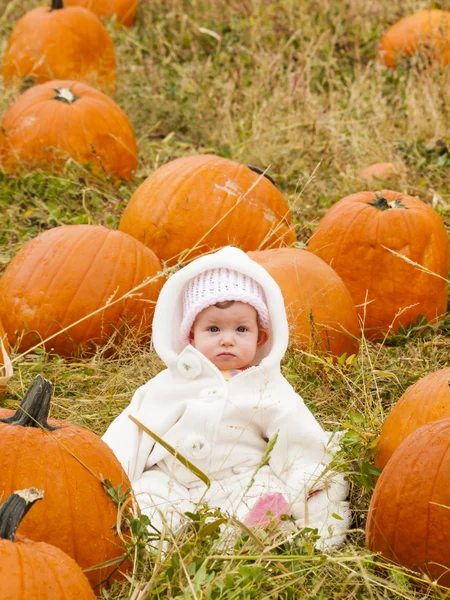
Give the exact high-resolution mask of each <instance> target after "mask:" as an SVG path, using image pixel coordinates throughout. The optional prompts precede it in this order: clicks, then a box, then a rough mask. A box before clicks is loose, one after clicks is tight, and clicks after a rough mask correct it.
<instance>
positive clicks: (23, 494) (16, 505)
mask: <svg viewBox="0 0 450 600" xmlns="http://www.w3.org/2000/svg"><path fill="white" fill-rule="evenodd" d="M43 497H44V492H41V491H40V490H37V489H36V488H27V489H26V490H17V491H15V492H13V493H12V494H11V496H9V498H7V500H6V501H5V502H4V503H3V504H2V505H1V506H0V538H1V539H3V540H9V541H10V542H13V541H14V537H15V535H16V529H17V528H18V527H19V525H20V522H21V521H22V519H23V518H24V516H25V515H26V514H27V512H28V511H29V510H30V508H31V507H32V506H33V504H34V503H35V502H37V501H38V500H41V499H42V498H43Z"/></svg>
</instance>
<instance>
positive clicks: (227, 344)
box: [190, 302, 268, 371]
mask: <svg viewBox="0 0 450 600" xmlns="http://www.w3.org/2000/svg"><path fill="white" fill-rule="evenodd" d="M256 317H257V313H256V310H255V309H254V308H253V306H250V304H246V303H245V302H233V304H231V306H228V307H227V308H219V307H217V306H208V308H205V309H204V310H202V312H201V313H200V314H199V315H198V316H197V318H196V320H195V322H194V325H193V328H192V332H191V340H190V341H191V344H192V346H194V348H196V349H197V350H198V351H199V352H201V353H202V354H203V355H204V356H206V358H208V359H209V360H210V361H211V362H212V363H213V364H214V365H215V366H216V367H217V368H218V369H220V370H222V371H225V370H228V369H241V368H243V367H247V366H248V365H249V364H250V363H251V362H252V360H253V359H254V358H255V354H256V350H257V348H258V347H259V346H262V344H264V343H265V342H266V340H267V337H268V336H267V332H266V330H265V329H262V328H260V327H258V321H257V318H256Z"/></svg>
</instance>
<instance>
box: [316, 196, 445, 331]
mask: <svg viewBox="0 0 450 600" xmlns="http://www.w3.org/2000/svg"><path fill="white" fill-rule="evenodd" d="M308 250H309V251H310V252H313V253H314V254H316V255H317V256H319V257H320V258H322V259H323V260H324V261H325V262H327V263H328V264H329V265H330V266H331V267H333V269H334V270H335V271H336V272H337V273H338V275H340V277H341V278H342V280H343V281H344V283H345V285H346V286H347V288H348V291H349V292H350V294H351V295H352V297H353V300H354V302H355V304H356V308H357V310H358V313H359V315H360V317H361V320H362V322H363V323H364V331H365V334H366V336H367V337H368V338H371V339H380V338H383V336H384V335H385V334H386V333H387V332H394V331H397V330H398V329H399V327H403V328H406V327H407V326H408V325H409V324H410V323H415V322H416V321H417V319H418V317H419V315H423V316H425V318H426V319H427V320H428V321H429V322H435V321H436V320H438V319H439V318H441V317H442V316H443V315H445V313H446V311H447V294H448V292H447V273H448V266H449V241H448V236H447V232H446V230H445V226H444V223H443V222H442V219H441V218H440V217H439V215H438V214H437V213H436V212H435V211H434V210H433V209H432V208H431V207H430V206H428V205H427V204H425V202H422V201H421V200H419V198H414V197H412V196H408V195H406V194H401V193H400V192H395V191H392V190H382V191H381V192H359V193H357V194H352V195H350V196H347V197H346V198H343V199H342V200H340V201H339V202H337V203H336V204H335V205H334V206H332V207H331V208H330V209H329V210H328V211H327V213H326V214H325V216H324V217H323V219H322V220H321V221H320V223H319V225H318V227H317V230H316V232H315V233H314V234H313V236H312V237H311V239H310V241H309V243H308ZM399 255H400V256H399ZM402 256H404V257H405V258H402ZM412 262H414V263H417V265H418V266H416V265H414V264H412ZM432 273H434V274H436V275H433V274H432Z"/></svg>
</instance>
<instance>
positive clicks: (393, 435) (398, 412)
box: [375, 367, 450, 469]
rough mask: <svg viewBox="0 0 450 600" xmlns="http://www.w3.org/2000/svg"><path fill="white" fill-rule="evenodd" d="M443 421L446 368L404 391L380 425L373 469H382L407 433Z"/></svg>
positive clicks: (448, 411) (449, 387) (449, 403)
mask: <svg viewBox="0 0 450 600" xmlns="http://www.w3.org/2000/svg"><path fill="white" fill-rule="evenodd" d="M446 417H450V367H446V368H444V369H440V370H439V371H435V372H434V373H430V374H429V375H427V376H426V377H423V378H422V379H419V381H417V382H416V383H415V384H414V385H411V386H410V387H409V388H408V389H407V390H406V392H405V393H404V394H403V396H402V397H401V398H400V400H399V401H398V402H397V404H396V405H395V406H394V408H393V409H392V411H391V413H390V415H389V416H388V418H387V419H386V422H385V423H384V426H383V430H382V432H381V435H380V439H379V441H378V447H377V454H376V456H375V466H377V467H379V468H380V469H383V468H384V467H385V466H386V464H387V462H388V460H389V459H390V457H391V456H392V454H393V453H394V452H395V449H396V448H398V446H399V445H400V444H401V442H402V441H403V440H404V439H405V438H407V437H408V435H410V433H412V432H413V431H415V430H416V429H418V428H419V427H421V426H422V425H425V424H426V423H430V422H432V421H439V420H440V419H444V418H446Z"/></svg>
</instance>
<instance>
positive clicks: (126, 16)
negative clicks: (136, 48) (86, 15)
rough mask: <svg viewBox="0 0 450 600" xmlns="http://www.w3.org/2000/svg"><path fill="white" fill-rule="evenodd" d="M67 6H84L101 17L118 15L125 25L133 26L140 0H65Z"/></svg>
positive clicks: (118, 19)
mask: <svg viewBox="0 0 450 600" xmlns="http://www.w3.org/2000/svg"><path fill="white" fill-rule="evenodd" d="M64 3H65V5H66V6H84V7H85V8H89V10H92V12H93V13H95V14H96V15H97V16H98V17H100V18H105V19H110V18H111V17H116V19H117V21H118V22H119V23H122V25H125V27H131V26H132V25H133V24H134V21H135V19H136V13H137V10H138V0H64Z"/></svg>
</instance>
